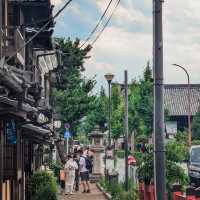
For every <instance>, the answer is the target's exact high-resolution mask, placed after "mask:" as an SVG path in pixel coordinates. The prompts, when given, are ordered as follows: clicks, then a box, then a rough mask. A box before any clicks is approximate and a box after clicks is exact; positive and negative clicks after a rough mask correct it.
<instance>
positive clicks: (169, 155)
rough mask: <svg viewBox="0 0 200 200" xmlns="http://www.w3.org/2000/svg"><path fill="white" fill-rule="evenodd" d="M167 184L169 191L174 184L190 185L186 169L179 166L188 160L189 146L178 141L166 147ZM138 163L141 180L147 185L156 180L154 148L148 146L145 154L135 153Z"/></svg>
mask: <svg viewBox="0 0 200 200" xmlns="http://www.w3.org/2000/svg"><path fill="white" fill-rule="evenodd" d="M165 149H166V184H167V188H168V190H170V189H171V186H172V185H173V184H174V183H179V184H181V185H182V186H186V184H187V183H188V178H187V175H186V174H185V172H184V169H183V168H182V167H181V166H180V165H179V163H181V162H182V161H183V160H185V159H186V158H187V146H186V145H185V142H183V141H178V140H177V139H174V140H170V141H169V142H168V143H167V144H166V146H165ZM135 154H136V158H139V159H137V161H139V162H138V174H139V178H140V179H141V180H143V181H144V182H146V183H150V182H152V181H153V180H154V168H153V166H154V162H153V158H154V155H153V146H152V145H147V151H146V152H145V153H139V152H137V153H135Z"/></svg>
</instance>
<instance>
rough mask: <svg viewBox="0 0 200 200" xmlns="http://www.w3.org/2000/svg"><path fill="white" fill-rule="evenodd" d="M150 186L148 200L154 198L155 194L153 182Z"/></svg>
mask: <svg viewBox="0 0 200 200" xmlns="http://www.w3.org/2000/svg"><path fill="white" fill-rule="evenodd" d="M150 187H151V191H150V200H155V194H154V190H155V187H154V184H151V185H150Z"/></svg>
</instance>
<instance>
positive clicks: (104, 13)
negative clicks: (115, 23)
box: [80, 0, 113, 48]
mask: <svg viewBox="0 0 200 200" xmlns="http://www.w3.org/2000/svg"><path fill="white" fill-rule="evenodd" d="M112 1H113V0H110V1H109V3H108V5H107V6H106V9H105V10H104V12H103V14H102V16H101V17H100V19H99V21H98V23H97V24H96V26H95V27H94V28H93V30H92V31H91V32H90V34H89V36H88V37H87V38H86V40H85V41H84V43H83V44H82V45H81V46H80V48H82V47H83V46H84V45H85V44H86V43H87V42H88V41H89V40H90V38H91V37H92V35H93V34H94V33H95V31H96V30H97V28H98V27H99V25H100V24H101V22H102V20H103V18H104V17H105V15H106V13H107V11H108V9H109V8H110V6H111V3H112Z"/></svg>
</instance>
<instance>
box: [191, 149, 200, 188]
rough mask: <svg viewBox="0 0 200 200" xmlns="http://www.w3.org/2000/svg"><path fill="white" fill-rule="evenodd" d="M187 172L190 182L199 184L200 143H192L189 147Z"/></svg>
mask: <svg viewBox="0 0 200 200" xmlns="http://www.w3.org/2000/svg"><path fill="white" fill-rule="evenodd" d="M188 174H189V178H190V183H191V184H195V186H200V145H194V146H191V148H190V152H189V163H188Z"/></svg>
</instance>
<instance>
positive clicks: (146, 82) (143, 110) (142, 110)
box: [129, 62, 153, 136]
mask: <svg viewBox="0 0 200 200" xmlns="http://www.w3.org/2000/svg"><path fill="white" fill-rule="evenodd" d="M129 112H130V115H129V116H130V126H131V131H133V130H134V131H136V133H137V134H139V135H141V134H142V135H148V136H149V135H151V134H152V130H153V79H152V70H151V68H150V64H149V62H148V63H147V66H146V68H145V71H144V74H143V78H142V79H140V80H139V82H138V83H137V82H133V84H132V86H131V87H130V96H129Z"/></svg>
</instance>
